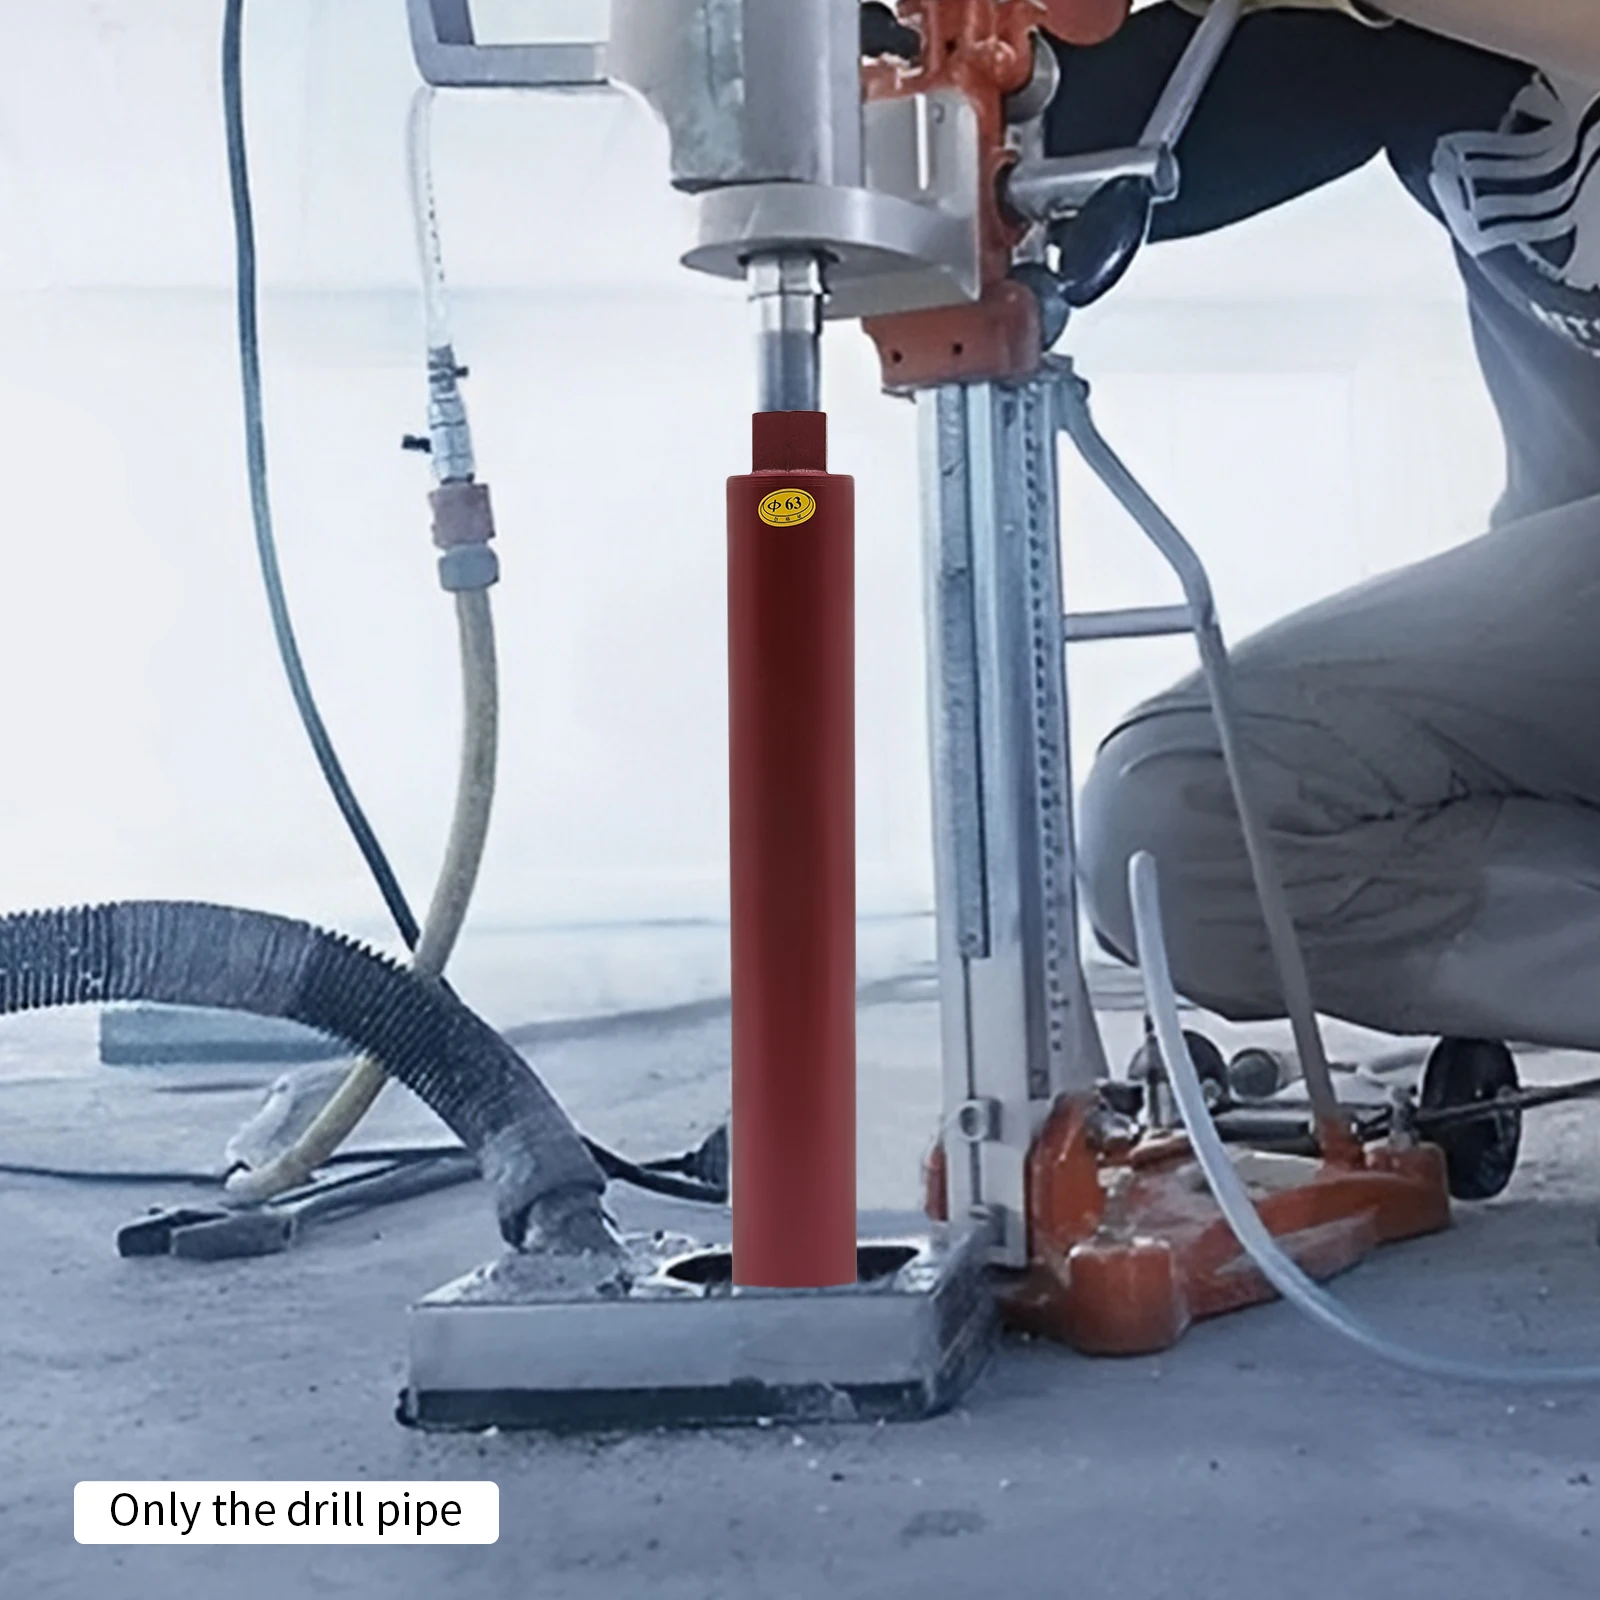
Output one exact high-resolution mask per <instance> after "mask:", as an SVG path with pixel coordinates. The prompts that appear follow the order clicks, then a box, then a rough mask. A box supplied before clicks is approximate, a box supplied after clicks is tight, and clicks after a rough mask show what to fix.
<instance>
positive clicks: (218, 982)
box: [0, 901, 613, 1250]
mask: <svg viewBox="0 0 1600 1600" xmlns="http://www.w3.org/2000/svg"><path fill="white" fill-rule="evenodd" d="M121 1001H142V1002H147V1003H153V1004H159V1005H177V1006H210V1007H217V1008H220V1009H223V1010H229V1011H244V1012H248V1013H250V1014H251V1015H253V1016H258V1017H277V1018H282V1019H283V1020H285V1021H289V1022H297V1023H300V1024H301V1025H302V1026H305V1027H309V1028H315V1029H317V1030H318V1031H320V1032H322V1033H326V1034H329V1035H331V1036H332V1037H334V1038H337V1039H341V1040H343V1041H344V1042H346V1043H347V1044H349V1045H352V1046H353V1047H355V1048H357V1049H359V1050H362V1051H364V1052H366V1053H367V1054H369V1055H370V1056H372V1057H374V1058H376V1059H379V1060H381V1061H383V1063H384V1065H385V1068H386V1069H387V1071H388V1072H389V1073H390V1074H391V1075H392V1076H394V1077H396V1078H398V1079H399V1080H400V1081H401V1082H402V1083H404V1084H405V1085H406V1087H407V1088H409V1089H411V1090H412V1091H413V1092H414V1093H415V1094H417V1095H418V1096H419V1097H420V1098H421V1099H422V1100H424V1101H425V1102H426V1103H427V1104H428V1105H429V1106H430V1107H432V1109H433V1110H434V1111H435V1112H437V1113H438V1115H439V1116H440V1117H441V1118H442V1119H443V1120H444V1122H445V1123H446V1124H447V1125H448V1126H449V1127H450V1129H451V1130H452V1131H453V1132H454V1133H455V1135H456V1137H457V1138H459V1139H460V1140H461V1142H462V1144H463V1145H465V1146H466V1148H467V1149H468V1150H470V1151H471V1152H472V1153H473V1155H474V1156H475V1157H476V1158H477V1160H478V1163H479V1166H480V1168H481V1169H482V1171H483V1174H484V1176H485V1178H486V1179H488V1181H489V1183H490V1185H491V1186H492V1188H493V1191H494V1197H495V1209H496V1212H497V1215H498V1217H499V1223H500V1232H501V1236H502V1237H503V1238H504V1239H505V1240H506V1242H507V1243H508V1244H511V1245H513V1246H517V1247H521V1246H524V1245H538V1246H544V1247H549V1248H555V1249H564V1250H571V1249H574V1248H586V1249H596V1248H601V1249H610V1248H612V1247H613V1241H612V1238H611V1235H610V1231H609V1228H608V1226H607V1224H606V1222H605V1218H604V1214H603V1212H602V1211H601V1208H600V1200H601V1196H602V1194H603V1192H604V1190H605V1174H604V1173H603V1172H602V1171H601V1169H600V1167H599V1166H598V1165H597V1164H596V1162H595V1160H594V1158H593V1157H592V1156H591V1155H590V1154H589V1151H588V1150H587V1149H586V1148H585V1146H584V1143H583V1141H582V1139H581V1138H580V1137H579V1135H578V1132H577V1130H576V1129H575V1128H574V1127H573V1125H572V1123H571V1122H570V1121H569V1120H568V1118H567V1115H566V1113H565V1112H564V1111H563V1110H562V1109H561V1107H560V1105H559V1104H558V1103H557V1101H556V1100H555V1098H554V1097H553V1096H552V1095H551V1094H550V1092H549V1090H548V1089H546V1088H545V1086H544V1085H543V1083H541V1082H540V1081H539V1079H538V1077H537V1076H536V1075H535V1074H534V1072H533V1069H532V1068H531V1067H529V1065H528V1064H527V1062H526V1061H524V1060H523V1059H522V1057H521V1056H520V1055H519V1054H518V1053H517V1051H516V1050H515V1048H513V1046H511V1045H510V1044H508V1043H507V1042H506V1041H505V1040H504V1039H502V1038H501V1037H500V1035H499V1034H498V1033H496V1032H495V1030H494V1029H493V1028H491V1027H490V1026H489V1025H488V1023H486V1022H484V1021H483V1020H482V1018H480V1017H478V1016H477V1015H475V1014H474V1013H473V1012H472V1011H471V1010H469V1009H468V1008H467V1007H466V1006H465V1005H463V1004H462V1003H461V1001H459V1000H458V999H456V997H455V996H454V995H452V994H451V993H450V992H449V991H448V990H447V989H446V988H445V987H444V986H443V985H442V984H439V983H437V982H429V981H427V980H425V979H423V978H421V977H419V976H417V975H416V974H415V973H411V972H407V971H406V970H405V969H404V968H402V967H400V966H399V965H397V964H396V963H394V962H392V961H390V960H389V959H388V958H387V957H385V956H381V955H379V954H377V953H376V952H374V951H372V950H368V949H366V948H365V947H364V946H362V945H360V944H358V943H356V942H355V941H354V940H352V939H348V938H345V937H344V936H343V935H340V934H335V933H329V932H326V931H324V930H322V929H319V928H314V927H312V926H311V925H310V924H308V923H304V922H296V921H292V920H290V919H289V918H286V917H278V916H272V915H269V914H268V913H266V912H261V911H244V910H239V909H236V908H233V907H229V906H214V905H204V904H196V903H192V902H181V901H128V902H122V903H119V904H114V905H102V906H91V907H79V908H76V909H72V910H60V911H28V912H19V913H16V914H14V915H11V916H6V917H0V1015H8V1014H11V1013H13V1012H19V1011H33V1010H40V1009H44V1008H49V1007H57V1006H69V1005H85V1004H95V1005H105V1004H113V1003H116V1002H121Z"/></svg>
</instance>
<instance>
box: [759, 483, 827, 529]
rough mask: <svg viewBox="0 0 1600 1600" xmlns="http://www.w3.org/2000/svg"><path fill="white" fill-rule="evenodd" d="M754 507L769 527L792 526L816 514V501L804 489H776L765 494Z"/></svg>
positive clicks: (808, 519) (807, 520)
mask: <svg viewBox="0 0 1600 1600" xmlns="http://www.w3.org/2000/svg"><path fill="white" fill-rule="evenodd" d="M756 509H757V513H758V515H759V516H760V518H761V520H762V521H763V522H765V523H766V524H767V525H768V526H769V527H772V528H792V527H794V526H795V525H796V524H797V523H800V522H809V521H810V520H811V519H812V518H813V517H814V516H815V515H816V514H817V502H816V501H815V500H813V499H812V498H811V496H810V495H808V494H807V493H806V492H805V490H804V489H778V490H776V491H775V492H774V493H772V494H769V495H765V496H764V497H763V498H762V501H761V504H760V505H759V506H758V507H757V508H756Z"/></svg>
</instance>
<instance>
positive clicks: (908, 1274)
mask: <svg viewBox="0 0 1600 1600" xmlns="http://www.w3.org/2000/svg"><path fill="white" fill-rule="evenodd" d="M629 1247H630V1250H631V1251H632V1253H633V1263H632V1268H631V1270H630V1272H629V1274H628V1276H627V1280H626V1281H619V1280H618V1278H617V1277H616V1276H614V1275H613V1276H611V1277H609V1278H607V1279H605V1280H603V1281H600V1282H595V1281H593V1280H592V1279H591V1280H590V1281H588V1282H582V1281H576V1280H568V1281H565V1282H564V1281H560V1279H559V1278H552V1277H551V1276H550V1273H549V1271H548V1268H549V1263H548V1262H544V1263H541V1262H540V1260H539V1258H536V1257H516V1258H506V1259H505V1260H503V1261H501V1262H497V1263H495V1264H494V1265H492V1266H490V1267H486V1268H483V1269H481V1270H479V1271H478V1272H474V1273H469V1274H468V1275H467V1276H466V1277H464V1278H458V1279H457V1280H456V1281H455V1282H453V1283H449V1284H446V1285H445V1286H444V1287H443V1288H440V1289H436V1290H435V1291H434V1292H433V1293H432V1294H430V1295H428V1296H426V1297H425V1298H424V1299H423V1300H421V1301H420V1302H418V1304H416V1305H415V1306H413V1307H412V1308H411V1313H410V1326H411V1368H410V1381H409V1383H408V1385H407V1387H406V1389H405V1390H404V1391H403V1392H402V1394H401V1396H400V1405H399V1409H398V1413H397V1414H398V1416H399V1419H400V1420H401V1421H402V1422H405V1423H408V1424H411V1425H414V1426H420V1427H424V1428H456V1429H460V1428H485V1427H490V1426H498V1427H502V1428H542V1429H562V1430H601V1429H617V1428H623V1429H634V1428H658V1427H715V1426H728V1425H732V1424H739V1423H756V1424H762V1423H769V1422H774V1421H779V1420H782V1421H787V1422H800V1421H806V1422H817V1421H827V1422H858V1421H876V1420H879V1419H889V1420H915V1419H917V1418H921V1417H928V1416H933V1415H935V1414H936V1413H938V1412H940V1411H944V1410H946V1409H948V1408H949V1407H950V1406H951V1405H952V1404H953V1403H954V1402H955V1400H956V1399H957V1397H958V1396H959V1395H960V1394H961V1393H962V1391H963V1390H965V1389H966V1387H967V1386H968V1385H969V1384H970V1383H971V1382H972V1381H973V1380H974V1379H975V1378H976V1377H977V1375H978V1373H979V1372H980V1371H981V1370H982V1368H983V1365H984V1363H985V1361H986V1360H987V1358H988V1355H989V1353H990V1351H991V1349H992V1347H993V1344H994V1340H995V1337H996V1333H997V1329H998V1318H997V1314H996V1310H995V1305H994V1301H993V1297H992V1296H991V1294H990V1291H989V1287H988V1285H987V1283H986V1281H985V1276H984V1265H983V1250H982V1246H981V1241H979V1240H978V1239H977V1238H976V1237H975V1236H974V1235H972V1234H966V1235H964V1236H963V1237H961V1238H959V1239H954V1238H952V1237H951V1236H950V1235H949V1234H948V1233H946V1232H945V1231H943V1230H940V1231H938V1232H936V1233H933V1234H924V1235H918V1236H904V1237H896V1238H887V1239H881V1240H871V1241H864V1242H863V1243H862V1245H861V1248H860V1251H859V1261H860V1281H859V1282H858V1283H856V1284H855V1285H853V1286H849V1287H845V1288H838V1289H746V1288H737V1289H736V1288H734V1287H733V1285H732V1282H731V1257H730V1254H729V1252H728V1250H727V1249H726V1247H722V1246H715V1247H696V1246H695V1244H694V1242H693V1241H692V1240H688V1239H685V1238H682V1237H681V1236H676V1237H674V1236H665V1235H660V1234H657V1235H652V1236H648V1237H644V1238H635V1239H630V1240H629Z"/></svg>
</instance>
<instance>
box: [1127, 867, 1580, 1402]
mask: <svg viewBox="0 0 1600 1600" xmlns="http://www.w3.org/2000/svg"><path fill="white" fill-rule="evenodd" d="M1128 892H1129V897H1130V899H1131V901H1132V905H1133V926H1134V938H1135V941H1136V943H1137V945H1138V957H1139V968H1140V970H1141V972H1142V973H1143V974H1144V985H1145V1002H1146V1005H1147V1006H1148V1008H1149V1014H1150V1017H1151V1020H1152V1021H1153V1023H1154V1025H1155V1035H1156V1043H1157V1045H1158V1046H1159V1047H1160V1050H1161V1059H1162V1062H1163V1064H1164V1065H1165V1067H1166V1070H1167V1077H1168V1079H1169V1081H1170V1082H1171V1085H1172V1089H1173V1093H1174V1096H1175V1098H1176V1100H1177V1102H1178V1110H1179V1113H1180V1114H1181V1115H1182V1117H1183V1125H1184V1127H1185V1128H1186V1129H1187V1130H1188V1134H1189V1144H1190V1146H1191V1148H1192V1149H1193V1150H1194V1154H1195V1159H1196V1160H1197V1161H1198V1162H1199V1163H1200V1170H1201V1171H1202V1172H1203V1173H1204V1174H1205V1178H1206V1182H1207V1183H1208V1184H1209V1185H1210V1187H1211V1193H1212V1195H1213V1196H1214V1197H1215V1199H1216V1202H1217V1205H1218V1207H1219V1209H1220V1210H1221V1212H1222V1214H1223V1216H1224V1217H1225V1218H1226V1219H1227V1222H1228V1226H1229V1227H1230V1228H1232V1229H1233V1231H1234V1235H1235V1236H1236V1237H1237V1238H1238V1240H1239V1243H1240V1244H1241V1245H1243V1247H1244V1249H1245V1252H1246V1253H1247V1254H1248V1255H1249V1257H1250V1259H1251V1260H1252V1261H1253V1262H1255V1264H1256V1266H1257V1267H1258V1268H1260V1270H1261V1274H1262V1276H1263V1277H1264V1278H1266V1280H1267V1282H1268V1283H1270V1284H1271V1285H1272V1287H1273V1288H1274V1289H1276V1290H1277V1291H1278V1293H1279V1294H1281V1295H1282V1296H1283V1297H1284V1299H1285V1300H1288V1301H1289V1302H1290V1303H1291V1304H1293V1305H1294V1306H1295V1307H1296V1308H1297V1309H1298V1310H1300V1311H1302V1312H1304V1314H1305V1315H1306V1316H1308V1317H1309V1318H1310V1319H1311V1320H1312V1321H1313V1322H1315V1323H1317V1324H1318V1325H1319V1326H1321V1327H1324V1328H1327V1329H1329V1330H1330V1331H1332V1332H1334V1333H1337V1334H1339V1335H1340V1336H1341V1337H1342V1338H1345V1339H1348V1340H1350V1341H1351V1343H1353V1344H1357V1345H1359V1346H1360V1347H1361V1348H1362V1349H1363V1350H1366V1351H1368V1352H1369V1353H1370V1354H1372V1355H1375V1356H1379V1357H1381V1358H1382V1359H1383V1360H1385V1361H1389V1362H1392V1363H1393V1364H1394V1365H1396V1366H1399V1367H1405V1368H1407V1369H1408V1370H1409V1371H1412V1372H1420V1373H1423V1374H1424V1375H1426V1376H1428V1377H1432V1378H1449V1379H1454V1380H1456V1381H1458V1382H1465V1383H1488V1384H1501V1385H1517V1386H1522V1387H1531V1386H1547V1387H1552V1388H1575V1387H1579V1386H1587V1385H1590V1384H1600V1365H1597V1364H1582V1365H1577V1366H1558V1365H1550V1366H1543V1365H1536V1364H1533V1363H1525V1362H1499V1361H1480V1360H1475V1359H1473V1358H1472V1357H1469V1356H1453V1355H1445V1354H1441V1353H1439V1352H1436V1351H1432V1350H1419V1349H1416V1348H1415V1347H1413V1346H1411V1345H1407V1344H1401V1343H1400V1342H1399V1341H1398V1340H1395V1339H1391V1338H1389V1337H1388V1335H1387V1334H1384V1333H1381V1332H1380V1331H1379V1330H1378V1329H1376V1328H1374V1327H1373V1326H1372V1325H1371V1324H1370V1323H1368V1322H1366V1321H1364V1320H1363V1319H1362V1318H1360V1317H1358V1316H1356V1315H1355V1314H1354V1313H1353V1312H1351V1311H1349V1310H1347V1309H1346V1308H1345V1307H1344V1306H1343V1305H1341V1304H1340V1303H1339V1301H1338V1300H1336V1299H1335V1298H1334V1297H1333V1296H1332V1295H1331V1294H1329V1293H1328V1291H1327V1290H1326V1289H1324V1288H1322V1287H1321V1285H1319V1284H1318V1283H1316V1282H1314V1281H1313V1280H1312V1279H1311V1278H1310V1277H1308V1276H1307V1275H1306V1273H1305V1272H1304V1271H1302V1270H1301V1268H1300V1267H1299V1266H1297V1265H1296V1264H1295V1263H1294V1262H1293V1261H1292V1260H1291V1259H1290V1258H1289V1256H1288V1255H1287V1254H1285V1252H1284V1251H1283V1250H1282V1249H1281V1248H1280V1247H1279V1245H1278V1242H1277V1240H1276V1239H1274V1238H1273V1236H1272V1234H1271V1232H1270V1231H1269V1230H1268V1228H1267V1226H1266V1224H1265V1223H1264V1222H1263V1221H1262V1220H1261V1216H1260V1214H1259V1213H1258V1212H1257V1210H1256V1208H1255V1206H1254V1204H1253V1203H1252V1202H1251V1199H1250V1196H1249V1194H1248V1192H1247V1191H1246V1189H1245V1186H1244V1183H1243V1180H1241V1178H1240V1177H1239V1174H1238V1172H1237V1170H1236V1169H1235V1167H1234V1165H1233V1162H1232V1160H1231V1159H1230V1158H1229V1156H1228V1152H1227V1149H1226V1147H1225V1146H1224V1145H1223V1143H1222V1139H1221V1136H1220V1135H1219V1134H1218V1133H1217V1130H1216V1128H1215V1127H1214V1126H1213V1124H1212V1121H1211V1113H1210V1112H1209V1111H1208V1110H1207V1108H1206V1103H1205V1096H1204V1093H1203V1092H1202V1090H1201V1087H1200V1077H1199V1074H1198V1073H1197V1072H1196V1071H1195V1068H1194V1063H1193V1062H1192V1061H1191V1060H1190V1059H1189V1051H1188V1047H1187V1046H1186V1045H1185V1044H1184V1040H1183V1024H1182V1021H1181V1020H1180V1018H1179V1015H1178V997H1177V992H1176V990H1175V989H1174V988H1173V985H1172V973H1171V969H1170V968H1169V966H1168V963H1167V948H1166V939H1165V936H1164V934H1163V932H1162V923H1161V893H1160V885H1159V882H1158V879H1157V873H1156V863H1155V858H1154V857H1153V856H1152V855H1150V854H1149V853H1148V852H1147V851H1143V850H1141V851H1140V852H1139V853H1138V854H1137V855H1135V856H1134V857H1133V859H1132V860H1131V861H1130V862H1129V863H1128Z"/></svg>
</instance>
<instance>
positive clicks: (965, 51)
mask: <svg viewBox="0 0 1600 1600" xmlns="http://www.w3.org/2000/svg"><path fill="white" fill-rule="evenodd" d="M1128 10H1129V0H901V3H900V6H899V14H900V19H901V21H902V22H904V23H906V24H907V25H908V26H910V27H913V28H915V29H916V30H917V31H918V32H919V33H920V34H921V35H922V58H921V60H920V61H919V62H918V63H917V64H916V65H915V66H906V65H904V64H901V63H897V62H891V61H883V62H876V63H873V64H872V65H870V66H868V67H867V68H866V70H865V72H864V74H863V91H864V93H865V95H866V98H867V99H868V100H887V99H892V98H894V97H896V96H900V95H911V94H925V93H927V92H928V91H930V90H934V89H950V88H954V89H959V90H960V91H961V93H962V94H964V95H965V96H966V98H967V99H968V100H969V101H970V102H971V104H972V107H973V110H974V111H975V112H976V113H977V119H978V137H979V140H980V142H981V146H982V150H981V167H980V170H981V172H982V174H983V180H984V184H983V194H984V198H983V206H982V211H981V213H980V215H979V219H978V230H979V256H980V272H979V280H980V283H981V285H982V295H981V297H980V298H979V299H978V300H977V301H975V302H973V303H971V304H968V305H960V306H940V307H937V308H935V309H933V310H931V311H907V312H899V313H896V314H895V315H893V316H885V317H868V318H866V319H865V320H864V321H863V323H862V326H863V327H864V328H865V329H866V331H867V334H868V335H869V336H870V338H871V339H872V341H873V342H874V343H875V344H876V345H877V347H878V355H879V358H880V360H881V361H882V363H883V381H884V386H885V388H888V389H894V390H904V389H920V388H926V387H928V386H929V385H931V384H936V383H968V382H981V381H983V380H986V379H1002V378H1024V377H1027V376H1028V375H1029V374H1030V373H1032V372H1033V371H1035V370H1036V369H1037V367H1038V366H1039V362H1040V357H1041V355H1042V353H1043V352H1042V351H1041V349H1040V329H1039V308H1038V303H1037V302H1036V301H1035V299H1034V297H1033V293H1032V291H1031V290H1029V289H1028V288H1027V287H1026V286H1025V285H1023V284H1020V283H1015V282H1013V281H1012V280H1011V277H1010V272H1011V256H1012V252H1013V251H1014V250H1015V249H1016V247H1017V245H1018V244H1019V243H1020V242H1021V241H1022V237H1023V235H1024V234H1025V233H1026V232H1027V228H1026V225H1025V224H1023V223H1021V222H1019V221H1018V220H1017V219H1016V218H1014V217H1012V216H1010V215H1008V214H1007V212H1006V210H1005V208H1004V207H1003V205H1002V204H1001V200H1000V193H1001V187H1002V180H1003V177H1004V174H1005V171H1006V169H1007V168H1008V167H1009V166H1010V165H1011V164H1012V163H1013V162H1014V161H1015V160H1016V158H1017V157H1016V151H1015V150H1014V149H1012V148H1011V147H1010V146H1009V145H1008V143H1007V140H1006V135H1007V126H1006V114H1005V102H1006V99H1007V97H1008V96H1010V95H1013V94H1015V93H1016V92H1017V91H1018V90H1019V89H1021V88H1023V87H1024V86H1025V85H1026V84H1027V82H1028V80H1029V78H1030V77H1031V76H1032V73H1033V41H1034V38H1035V36H1036V35H1037V34H1038V33H1039V32H1040V31H1041V30H1043V31H1045V32H1047V33H1050V34H1053V35H1054V36H1055V37H1056V38H1058V39H1062V40H1064V41H1066V42H1067V43H1070V44H1098V43H1099V42H1100V41H1101V40H1104V39H1107V38H1109V37H1110V36H1111V35H1112V34H1113V33H1115V32H1116V31H1117V29H1118V28H1119V27H1120V26H1121V25H1122V22H1123V20H1124V19H1125V18H1126V16H1127V14H1128Z"/></svg>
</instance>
